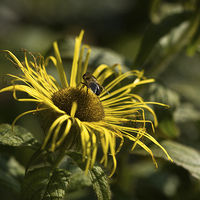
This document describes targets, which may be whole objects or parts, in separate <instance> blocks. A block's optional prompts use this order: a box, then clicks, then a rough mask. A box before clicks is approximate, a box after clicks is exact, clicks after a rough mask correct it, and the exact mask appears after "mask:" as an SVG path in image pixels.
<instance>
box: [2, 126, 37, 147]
mask: <svg viewBox="0 0 200 200" xmlns="http://www.w3.org/2000/svg"><path fill="white" fill-rule="evenodd" d="M0 144H2V145H8V146H16V147H25V148H31V149H34V150H36V149H38V147H39V146H40V143H39V142H38V141H37V140H36V139H35V138H34V136H33V135H32V134H31V133H30V132H28V131H27V130H26V129H25V128H23V127H21V126H14V128H13V132H12V129H11V125H9V124H1V125H0Z"/></svg>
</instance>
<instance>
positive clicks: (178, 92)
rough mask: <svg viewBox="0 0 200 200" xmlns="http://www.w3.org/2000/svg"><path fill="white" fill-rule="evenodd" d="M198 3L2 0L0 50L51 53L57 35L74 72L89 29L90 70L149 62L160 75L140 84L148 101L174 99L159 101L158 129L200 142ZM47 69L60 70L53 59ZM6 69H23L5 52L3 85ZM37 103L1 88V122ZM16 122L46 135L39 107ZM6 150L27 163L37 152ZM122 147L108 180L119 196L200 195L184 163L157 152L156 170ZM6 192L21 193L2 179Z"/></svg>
mask: <svg viewBox="0 0 200 200" xmlns="http://www.w3.org/2000/svg"><path fill="white" fill-rule="evenodd" d="M199 9H200V5H199V1H198V0H196V1H195V0H163V1H161V0H101V1H93V0H56V1H54V0H41V1H39V0H29V1H26V0H18V1H15V0H1V1H0V50H10V51H11V52H12V53H13V54H15V55H16V56H17V57H18V59H19V60H23V59H24V58H23V57H24V54H23V53H22V52H20V48H25V49H27V50H28V51H30V52H32V53H34V52H39V53H40V54H42V55H43V56H48V55H53V51H52V43H53V41H55V40H57V41H58V44H59V48H60V51H61V55H62V58H63V61H64V64H65V65H64V66H65V70H66V72H67V74H70V68H71V60H72V56H73V47H74V46H73V45H74V38H75V36H77V35H79V33H80V31H81V30H82V29H84V30H85V34H84V38H83V42H84V43H86V44H88V45H90V46H91V48H92V54H91V59H90V63H89V66H90V69H91V71H93V70H94V69H95V68H96V67H97V66H98V65H99V64H108V65H110V66H111V65H113V64H116V63H119V64H120V65H121V66H122V70H123V71H124V72H125V71H127V70H130V69H140V70H141V69H144V70H145V76H146V77H148V78H155V79H156V82H155V83H154V84H150V85H148V86H145V87H143V88H142V89H141V90H140V91H138V92H139V93H140V95H141V96H142V97H143V98H144V99H145V100H146V101H158V102H163V103H166V104H168V105H170V109H168V110H165V109H160V108H158V107H155V108H154V109H155V111H156V113H157V115H158V118H159V122H160V126H159V127H158V128H157V131H156V136H158V137H159V138H161V139H170V140H173V141H176V142H178V143H181V144H183V145H186V146H190V147H192V148H194V149H196V150H200V104H199V102H200V91H199V88H200V68H199V63H200V52H199V50H200V48H199V47H200V46H199V42H200V37H199V36H200V26H199V21H200V17H199V15H200V10H199ZM48 70H49V72H51V74H53V75H54V76H55V77H56V76H57V74H55V73H56V71H55V69H54V67H53V66H51V65H50V66H49V69H48ZM54 72H55V73H54ZM7 73H14V74H19V73H20V70H19V69H16V68H15V66H14V64H13V63H11V62H10V61H8V60H7V59H6V58H5V56H4V54H3V53H1V54H0V80H1V81H0V88H3V87H5V86H8V85H9V84H10V78H9V77H8V76H5V75H6V74H7ZM34 108H35V105H33V104H29V103H20V102H17V101H15V100H14V99H13V96H12V94H11V93H3V94H0V111H1V113H0V123H9V124H11V123H12V122H13V120H14V119H15V117H17V116H18V115H19V114H21V113H22V112H24V111H27V110H30V109H34ZM17 124H18V125H21V126H23V127H25V128H27V129H28V130H29V131H30V132H31V133H33V134H34V135H35V136H36V137H37V139H38V140H40V141H41V140H42V138H43V132H42V130H41V128H40V124H39V122H38V119H37V117H36V116H35V115H32V114H30V115H27V116H26V117H23V118H21V119H20V120H19V121H18V122H17ZM129 149H130V148H129ZM0 151H1V155H3V154H12V155H14V157H15V158H16V160H18V162H19V163H20V164H21V165H26V163H27V161H28V158H29V157H30V155H31V153H32V152H31V151H30V152H29V151H24V152H22V151H21V150H20V149H17V150H16V149H15V148H11V147H6V146H0ZM126 152H127V151H126ZM123 153H124V152H122V153H121V154H119V156H118V170H117V173H116V175H115V176H114V177H113V179H112V180H110V184H111V191H112V193H113V194H112V197H113V199H116V200H121V199H134V200H135V199H136V200H146V199H154V200H160V199H162V200H165V199H166V200H168V199H169V200H171V199H172V200H179V199H181V200H183V199H184V200H186V199H188V200H197V199H199V198H200V182H199V179H198V178H194V177H193V176H191V174H190V173H189V172H188V170H186V169H184V167H180V166H177V165H176V164H172V163H169V162H166V161H164V160H162V159H158V165H159V168H158V170H157V171H154V166H153V164H152V161H151V159H150V158H149V157H146V156H141V155H134V154H133V153H132V154H126V156H124V154H123ZM122 155H123V156H122ZM198 165H199V166H200V161H199V163H198ZM199 173H200V172H199ZM91 194H94V193H93V192H92V190H91V187H89V188H88V187H83V188H80V189H79V191H78V192H76V193H73V192H72V193H71V194H70V196H69V197H68V199H72V200H73V199H74V200H75V199H88V198H90V199H96V197H94V196H91ZM5 198H6V199H7V200H13V199H15V196H14V195H13V194H11V193H10V192H9V190H5V189H4V188H3V187H1V188H0V199H5Z"/></svg>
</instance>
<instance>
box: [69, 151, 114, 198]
mask: <svg viewBox="0 0 200 200" xmlns="http://www.w3.org/2000/svg"><path fill="white" fill-rule="evenodd" d="M67 155H69V156H70V157H71V158H72V159H73V160H74V161H75V162H76V164H77V165H78V166H79V167H80V168H81V169H82V170H83V171H84V170H85V163H83V162H82V155H81V154H78V153H76V152H69V153H68V154H67ZM87 176H88V177H89V178H90V180H91V182H92V185H93V189H94V191H95V193H96V195H97V197H98V200H108V199H111V191H110V187H109V184H108V180H107V175H106V174H105V172H104V171H103V170H102V168H101V167H100V166H97V165H94V166H93V168H92V169H91V170H89V171H88V175H87Z"/></svg>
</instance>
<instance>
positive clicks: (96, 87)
mask: <svg viewBox="0 0 200 200" xmlns="http://www.w3.org/2000/svg"><path fill="white" fill-rule="evenodd" d="M83 80H84V82H85V83H82V82H81V83H82V84H84V85H86V86H87V88H90V89H91V90H92V92H93V93H94V94H96V95H97V96H99V95H100V94H101V92H102V90H103V89H104V90H105V91H106V92H107V93H108V94H109V95H110V93H109V92H108V91H107V90H106V89H105V88H104V87H103V86H102V85H101V84H100V83H99V82H98V81H97V79H96V78H95V77H94V76H93V75H92V74H91V73H90V72H86V73H85V74H83Z"/></svg>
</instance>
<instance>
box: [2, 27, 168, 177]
mask: <svg viewBox="0 0 200 200" xmlns="http://www.w3.org/2000/svg"><path fill="white" fill-rule="evenodd" d="M82 37H83V31H81V33H80V35H79V37H76V40H75V49H74V58H73V64H72V70H71V78H70V82H68V80H67V77H66V74H65V72H64V70H63V65H62V60H61V57H60V53H59V50H58V46H57V43H56V42H54V44H53V46H54V51H55V57H53V56H50V57H48V58H47V59H46V60H45V62H44V59H43V57H42V56H41V55H38V56H37V57H34V56H33V54H31V53H29V52H27V51H26V50H24V54H25V61H24V62H20V61H19V60H18V59H17V58H16V57H15V56H14V55H13V54H12V53H11V52H10V51H8V50H4V51H2V52H6V53H7V54H8V55H9V56H10V57H9V59H10V60H11V61H12V62H13V63H15V64H16V65H17V66H18V67H19V68H20V69H21V70H22V72H23V75H19V76H15V75H12V74H8V75H9V76H11V77H13V78H14V79H13V81H12V82H13V85H12V86H8V87H6V88H3V89H1V90H0V92H4V91H12V92H13V96H14V98H15V99H16V100H18V101H31V102H35V103H37V108H36V109H35V110H29V111H27V112H24V113H22V114H21V115H19V116H18V117H17V118H16V119H15V120H14V122H13V125H14V124H15V123H16V121H17V120H18V119H19V118H20V117H22V116H23V115H25V114H28V113H37V114H38V116H39V118H40V120H41V122H42V124H43V127H44V130H45V132H46V136H45V139H44V141H43V144H42V147H41V149H43V150H44V149H47V148H48V149H49V150H50V151H52V152H53V151H55V150H56V149H57V148H59V146H61V145H62V146H63V145H64V147H65V148H66V149H78V150H80V151H81V153H82V156H83V161H86V169H85V170H86V172H87V171H88V169H91V168H92V166H93V165H94V162H95V160H96V155H97V149H98V147H99V146H101V148H102V153H103V156H102V159H101V161H100V162H101V163H103V164H104V166H107V163H108V154H109V155H110V156H111V157H112V160H113V170H112V172H111V175H113V173H114V172H115V170H116V166H117V162H116V153H117V152H119V150H120V148H121V146H122V145H123V141H124V138H128V139H129V140H131V141H133V147H132V150H133V149H134V148H135V146H136V145H137V144H138V145H140V146H141V147H142V148H144V149H145V150H146V151H147V152H149V153H150V155H151V157H152V160H153V162H154V164H155V166H156V168H157V163H156V161H155V158H154V156H153V153H152V151H151V150H150V149H149V148H148V147H147V146H146V145H145V144H144V143H143V142H142V140H141V138H142V137H146V138H148V139H149V140H151V141H152V142H153V143H155V144H156V145H158V146H159V147H160V148H161V149H162V150H163V151H164V152H165V153H166V155H167V157H168V159H169V160H171V158H170V157H169V155H168V154H167V152H166V150H165V149H164V148H163V147H162V146H161V145H160V144H159V143H158V142H157V141H156V140H155V139H154V138H153V137H152V136H151V135H149V134H148V133H147V132H146V128H145V124H146V123H147V122H148V123H150V124H151V125H152V129H153V130H154V125H153V123H152V122H151V121H149V120H146V118H145V112H144V110H147V111H149V112H150V113H151V114H152V115H153V117H154V124H155V126H157V119H156V115H155V113H154V111H153V110H152V109H151V108H150V107H149V106H148V105H147V104H152V103H154V104H156V103H155V102H148V103H147V102H146V103H145V102H144V101H143V99H142V98H141V97H140V96H138V95H136V94H133V93H132V89H133V88H135V87H136V86H138V85H141V84H146V83H151V82H153V81H154V80H153V79H146V78H145V77H144V76H143V72H140V71H137V70H133V71H129V72H126V73H123V74H122V73H121V67H120V65H114V66H112V67H109V66H107V65H100V66H99V67H98V68H97V69H96V70H95V71H94V72H93V76H94V77H96V78H97V80H98V83H99V84H101V85H102V84H103V83H104V81H105V80H108V78H110V77H111V76H113V75H114V76H116V72H114V68H118V71H119V73H118V74H117V76H116V78H114V79H113V80H112V81H110V83H108V84H107V85H106V86H105V89H103V91H102V92H101V94H100V95H99V96H97V95H96V94H95V93H94V92H93V91H92V90H91V89H90V88H87V87H85V85H84V84H83V83H81V82H82V81H83V80H82V76H83V74H85V73H86V72H87V65H88V61H89V55H90V47H88V46H87V45H83V46H82V47H81V41H82ZM85 49H87V55H86V58H85V61H84V63H83V52H84V50H85ZM27 53H29V54H30V55H31V56H32V57H33V60H34V62H31V61H28V58H27ZM79 53H80V56H79ZM37 59H39V62H37ZM49 60H51V61H52V62H53V64H54V65H55V66H56V69H57V71H58V74H59V77H60V82H61V86H60V85H59V83H58V82H57V81H56V80H55V79H54V78H53V77H52V76H50V75H49V74H47V71H46V66H47V64H48V62H49ZM128 77H129V78H130V77H132V78H133V77H134V81H133V82H131V83H129V84H126V85H121V87H119V85H120V84H121V83H122V82H123V81H124V80H126V79H127V78H128ZM129 80H130V79H129ZM18 81H19V82H22V83H23V84H17V83H16V82H18ZM17 91H21V92H25V93H27V94H28V95H29V96H30V97H29V98H25V99H19V98H17V95H16V92H17ZM160 105H162V104H160ZM164 106H165V105H164ZM138 124H139V126H138ZM117 139H120V141H121V142H120V144H119V145H118V146H117V145H116V140H117ZM111 175H110V176H111Z"/></svg>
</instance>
